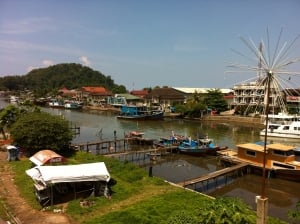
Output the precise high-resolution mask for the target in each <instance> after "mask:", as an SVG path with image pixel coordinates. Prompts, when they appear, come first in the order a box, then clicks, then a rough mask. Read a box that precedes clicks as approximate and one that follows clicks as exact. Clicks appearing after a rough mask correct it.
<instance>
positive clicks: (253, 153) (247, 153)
mask: <svg viewBox="0 0 300 224" xmlns="http://www.w3.org/2000/svg"><path fill="white" fill-rule="evenodd" d="M246 155H247V156H252V157H255V156H256V153H255V152H254V151H250V150H247V151H246Z"/></svg>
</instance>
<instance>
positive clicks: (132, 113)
mask: <svg viewBox="0 0 300 224" xmlns="http://www.w3.org/2000/svg"><path fill="white" fill-rule="evenodd" d="M163 117H164V111H162V110H150V109H149V108H148V107H146V106H137V105H122V106H121V112H120V114H119V115H118V116H117V118H118V119H127V120H159V119H163Z"/></svg>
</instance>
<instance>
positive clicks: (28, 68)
mask: <svg viewBox="0 0 300 224" xmlns="http://www.w3.org/2000/svg"><path fill="white" fill-rule="evenodd" d="M36 68H38V67H37V66H32V65H31V66H29V67H27V69H26V70H27V72H31V71H32V70H34V69H36Z"/></svg>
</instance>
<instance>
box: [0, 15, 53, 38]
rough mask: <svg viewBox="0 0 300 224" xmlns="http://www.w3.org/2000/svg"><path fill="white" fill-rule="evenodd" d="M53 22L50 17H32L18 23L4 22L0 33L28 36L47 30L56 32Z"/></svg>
mask: <svg viewBox="0 0 300 224" xmlns="http://www.w3.org/2000/svg"><path fill="white" fill-rule="evenodd" d="M54 29H55V27H54V25H53V21H52V19H51V18H49V17H30V18H24V19H22V20H18V21H9V20H7V21H4V22H3V27H2V29H1V31H0V33H3V34H28V33H37V32H41V31H45V30H54Z"/></svg>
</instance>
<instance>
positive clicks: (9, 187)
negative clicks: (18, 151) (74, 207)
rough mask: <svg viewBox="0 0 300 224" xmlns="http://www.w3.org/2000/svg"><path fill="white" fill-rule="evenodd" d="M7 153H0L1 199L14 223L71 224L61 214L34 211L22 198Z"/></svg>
mask: <svg viewBox="0 0 300 224" xmlns="http://www.w3.org/2000/svg"><path fill="white" fill-rule="evenodd" d="M6 158H7V154H6V152H2V151H0V198H1V201H3V202H4V203H5V207H6V208H7V212H8V213H9V214H10V215H12V216H13V217H14V219H13V220H11V222H13V223H18V224H19V223H24V224H27V223H30V224H41V223H43V224H69V223H71V222H70V220H69V219H68V217H67V216H65V215H64V214H61V213H53V212H45V211H37V210H34V209H32V208H31V207H30V206H29V205H28V204H27V203H26V201H25V200H24V199H23V198H22V197H21V196H20V194H19V192H18V189H17V187H16V185H15V184H14V173H13V171H12V170H11V169H10V166H9V164H8V161H7V160H6Z"/></svg>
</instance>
